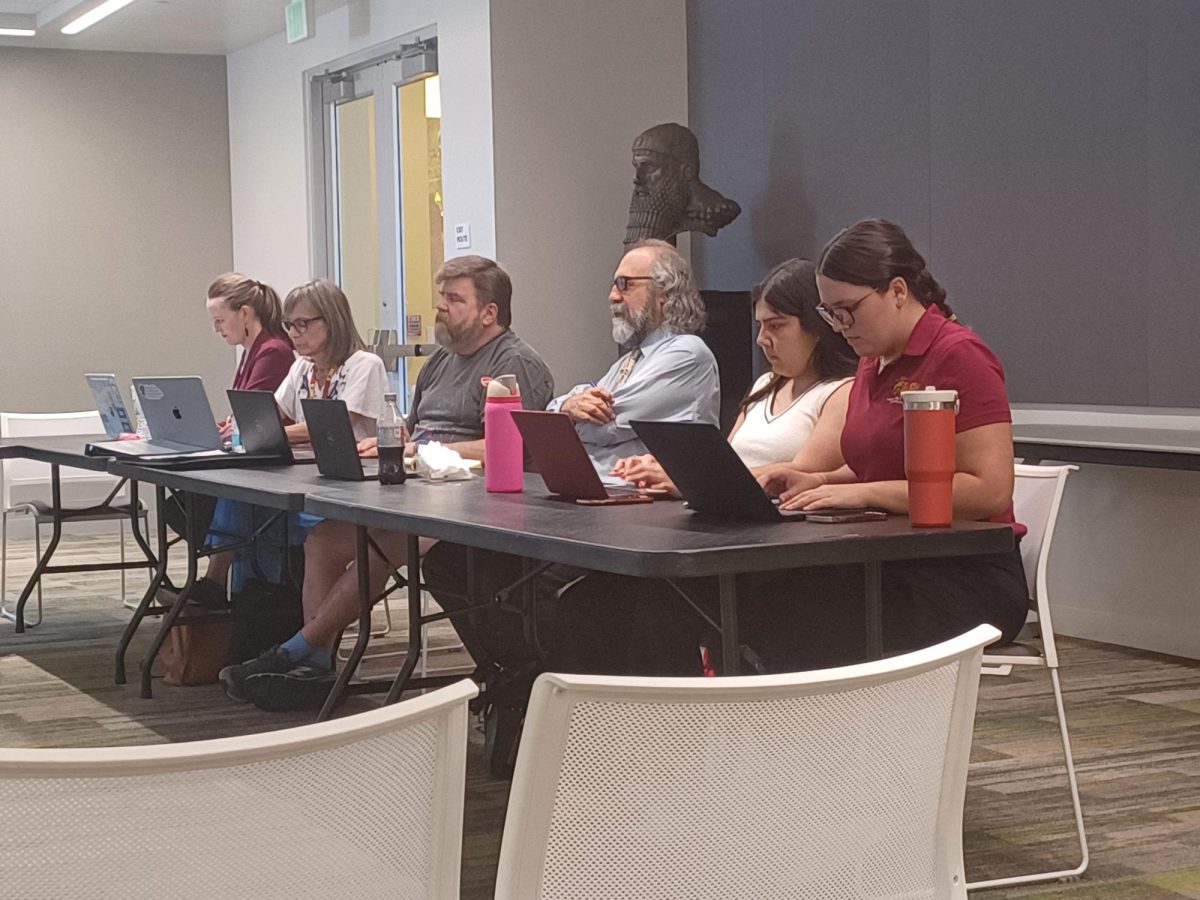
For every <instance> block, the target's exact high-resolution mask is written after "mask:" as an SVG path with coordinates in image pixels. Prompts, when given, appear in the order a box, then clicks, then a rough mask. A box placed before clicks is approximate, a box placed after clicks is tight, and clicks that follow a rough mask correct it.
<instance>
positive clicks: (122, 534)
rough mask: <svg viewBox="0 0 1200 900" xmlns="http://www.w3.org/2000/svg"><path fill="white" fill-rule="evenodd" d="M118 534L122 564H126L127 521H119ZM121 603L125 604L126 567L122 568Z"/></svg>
mask: <svg viewBox="0 0 1200 900" xmlns="http://www.w3.org/2000/svg"><path fill="white" fill-rule="evenodd" d="M117 529H118V531H117V534H118V535H119V536H120V540H121V565H122V566H124V565H125V522H124V521H123V520H122V521H119V522H117ZM121 605H122V606H124V605H125V569H124V568H122V569H121Z"/></svg>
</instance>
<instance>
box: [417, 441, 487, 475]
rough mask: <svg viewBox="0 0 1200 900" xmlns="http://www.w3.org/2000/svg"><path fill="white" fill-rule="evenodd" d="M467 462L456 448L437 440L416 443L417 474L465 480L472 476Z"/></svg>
mask: <svg viewBox="0 0 1200 900" xmlns="http://www.w3.org/2000/svg"><path fill="white" fill-rule="evenodd" d="M467 466H468V463H467V461H466V460H465V459H463V458H462V457H461V456H460V455H459V453H458V451H457V450H451V449H450V448H449V447H447V446H445V445H444V444H441V443H440V442H438V441H430V442H429V443H428V444H417V475H419V476H420V477H421V478H429V479H431V480H435V481H436V480H443V481H465V480H467V479H468V478H473V477H474V476H473V475H472V474H471V472H470V470H469V469H468V468H467Z"/></svg>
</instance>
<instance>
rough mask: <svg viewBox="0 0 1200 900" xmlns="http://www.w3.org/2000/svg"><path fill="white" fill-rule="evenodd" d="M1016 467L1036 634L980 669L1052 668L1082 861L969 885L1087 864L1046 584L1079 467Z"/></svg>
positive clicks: (996, 652)
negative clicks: (1071, 478) (1066, 495)
mask: <svg viewBox="0 0 1200 900" xmlns="http://www.w3.org/2000/svg"><path fill="white" fill-rule="evenodd" d="M1014 468H1015V470H1016V482H1015V484H1014V486H1013V508H1014V511H1015V513H1016V518H1017V521H1018V522H1020V523H1021V524H1023V525H1025V527H1026V528H1028V529H1029V533H1028V534H1026V535H1025V537H1024V538H1022V539H1021V561H1022V562H1023V563H1024V565H1025V578H1026V580H1027V582H1028V585H1029V596H1030V597H1031V598H1032V600H1033V606H1034V612H1035V613H1036V617H1037V626H1036V627H1037V632H1038V634H1039V636H1040V637H1039V639H1038V640H1037V642H1036V643H1024V642H1018V643H1015V644H1011V645H1009V646H1007V647H997V648H992V649H989V650H988V652H986V653H985V654H984V655H983V672H984V674H985V675H1007V674H1009V673H1010V672H1011V671H1012V669H1013V667H1014V666H1042V667H1044V668H1046V669H1049V670H1050V685H1051V688H1052V689H1053V691H1054V705H1055V708H1056V710H1057V712H1058V730H1059V736H1060V738H1061V739H1062V747H1063V759H1064V762H1065V765H1066V771H1067V783H1068V784H1069V785H1070V788H1071V804H1072V806H1073V807H1074V813H1075V830H1076V831H1077V832H1078V834H1079V853H1080V861H1079V865H1077V866H1075V867H1074V868H1070V869H1062V870H1059V871H1054V872H1040V873H1036V874H1032V875H1014V876H1011V877H1006V878H993V879H990V880H988V881H978V882H973V883H971V884H969V885H967V887H969V888H970V889H971V890H977V889H981V888H990V887H1002V886H1006V885H1014V884H1028V883H1030V882H1037V881H1053V880H1055V879H1059V878H1073V877H1075V876H1078V875H1082V874H1083V873H1084V871H1086V870H1087V867H1088V846H1087V833H1086V832H1085V831H1084V827H1083V807H1082V805H1081V804H1080V802H1079V784H1078V782H1077V781H1076V778H1075V759H1074V757H1073V756H1072V754H1071V736H1070V734H1068V732H1067V712H1066V709H1065V708H1064V707H1063V696H1062V685H1061V684H1060V683H1059V680H1058V648H1057V646H1055V643H1054V623H1053V621H1052V620H1051V618H1050V594H1049V591H1048V590H1047V588H1046V585H1047V577H1046V572H1047V561H1048V560H1049V559H1050V543H1051V540H1052V538H1053V537H1054V526H1055V524H1056V522H1057V521H1058V509H1059V506H1060V505H1061V504H1062V496H1063V490H1064V489H1065V488H1066V485H1067V476H1068V475H1069V474H1071V472H1074V471H1076V470H1077V469H1078V468H1079V467H1078V466H1025V465H1020V464H1018V465H1016V466H1014Z"/></svg>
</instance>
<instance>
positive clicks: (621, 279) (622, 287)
mask: <svg viewBox="0 0 1200 900" xmlns="http://www.w3.org/2000/svg"><path fill="white" fill-rule="evenodd" d="M650 280H651V279H650V276H649V275H618V276H617V277H616V278H614V279H613V282H612V284H613V287H615V288H616V289H617V291H618V293H621V294H623V293H625V292H626V291H627V290H629V286H630V284H632V283H633V282H635V281H650Z"/></svg>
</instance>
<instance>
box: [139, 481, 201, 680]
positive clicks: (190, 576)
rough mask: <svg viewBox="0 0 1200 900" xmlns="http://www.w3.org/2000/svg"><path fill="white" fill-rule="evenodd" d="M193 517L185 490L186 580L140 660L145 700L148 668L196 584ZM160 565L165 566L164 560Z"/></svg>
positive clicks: (151, 667)
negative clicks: (144, 655) (143, 657)
mask: <svg viewBox="0 0 1200 900" xmlns="http://www.w3.org/2000/svg"><path fill="white" fill-rule="evenodd" d="M194 518H195V513H194V511H193V509H192V494H191V492H185V493H184V494H183V523H184V529H183V532H184V534H185V535H186V541H187V580H186V581H184V583H183V587H181V588H180V589H179V595H178V596H177V597H176V598H175V603H174V604H173V605H172V606H171V608H170V610H168V611H167V614H166V615H165V616H163V620H162V624H161V625H160V626H159V629H158V633H157V634H156V635H154V640H153V641H152V642H151V644H150V649H149V650H148V651H146V657H145V659H143V660H142V698H143V699H145V700H149V699H150V698H151V697H153V696H154V692H153V690H152V688H151V686H150V670H151V669H153V668H154V660H155V659H157V658H158V651H160V650H161V649H162V645H163V644H165V643H166V642H167V635H169V634H170V633H171V629H172V628H173V627H174V625H175V620H176V619H178V618H179V614H180V613H181V612H183V608H184V607H185V606H186V605H187V602H188V597H190V596H191V593H192V588H193V587H194V586H195V584H196V571H197V560H196V544H195V540H196V536H195V535H194V534H193V533H192V531H193V528H192V521H193V519H194ZM158 527H159V528H160V529H164V528H165V525H164V523H163V520H162V516H161V515H160V516H159V526H158ZM160 535H162V536H163V537H164V539H165V531H160ZM164 560H165V553H164ZM162 565H164V566H165V562H164V563H162Z"/></svg>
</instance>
